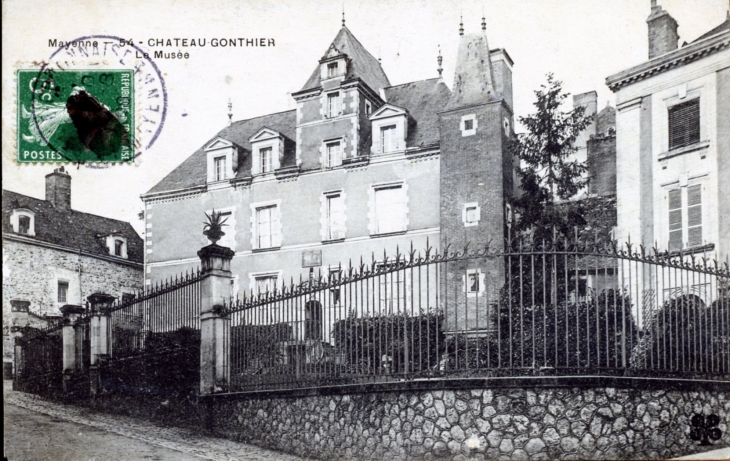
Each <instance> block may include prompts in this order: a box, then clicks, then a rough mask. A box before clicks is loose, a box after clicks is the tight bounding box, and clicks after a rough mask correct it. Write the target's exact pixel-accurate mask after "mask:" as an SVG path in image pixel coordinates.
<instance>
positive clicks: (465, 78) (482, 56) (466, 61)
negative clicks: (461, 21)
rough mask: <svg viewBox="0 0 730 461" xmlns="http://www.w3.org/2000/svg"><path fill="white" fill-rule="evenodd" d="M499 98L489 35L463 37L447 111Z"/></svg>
mask: <svg viewBox="0 0 730 461" xmlns="http://www.w3.org/2000/svg"><path fill="white" fill-rule="evenodd" d="M497 99H499V95H498V94H497V92H496V90H495V86H494V73H493V71H492V60H491V59H490V56H489V43H488V42H487V32H486V30H484V29H483V30H482V32H481V33H478V34H467V35H462V36H461V37H460V41H459V53H458V55H457V58H456V72H455V74H454V89H453V91H452V92H451V99H450V100H449V103H448V104H447V105H446V110H451V109H456V108H459V107H466V106H472V105H475V104H484V103H486V102H490V101H495V100H497Z"/></svg>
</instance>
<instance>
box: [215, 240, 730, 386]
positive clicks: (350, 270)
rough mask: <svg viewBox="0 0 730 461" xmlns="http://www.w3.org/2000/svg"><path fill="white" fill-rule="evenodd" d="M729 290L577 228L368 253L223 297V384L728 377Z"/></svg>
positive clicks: (729, 277)
mask: <svg viewBox="0 0 730 461" xmlns="http://www.w3.org/2000/svg"><path fill="white" fill-rule="evenodd" d="M262 285H263V284H262ZM269 286H271V285H269ZM729 290H730V272H728V268H727V265H725V266H723V267H720V266H719V265H718V264H717V263H714V262H710V261H708V260H707V259H706V258H704V259H703V258H697V257H693V256H684V255H678V256H675V257H668V256H667V255H666V254H661V253H660V252H658V251H656V250H652V251H646V250H645V249H643V248H633V247H631V246H626V247H624V248H617V247H615V246H610V247H605V246H601V245H598V244H595V243H586V242H584V241H579V240H576V241H568V240H565V241H559V242H557V243H555V244H547V243H541V244H537V243H534V242H533V243H530V244H528V243H526V242H523V241H519V242H512V244H511V245H508V246H507V248H504V249H495V248H483V249H480V250H474V251H472V250H469V249H468V248H467V249H464V250H462V251H457V252H452V251H450V250H449V249H448V248H447V249H446V250H445V251H443V252H442V253H438V252H435V251H434V250H433V249H431V248H427V249H426V250H425V251H423V252H417V251H414V250H413V249H411V250H410V251H408V252H407V253H404V254H401V253H398V254H396V255H395V256H393V257H387V256H386V255H383V257H382V258H380V259H377V258H376V257H375V256H373V257H372V258H371V260H370V261H368V262H364V261H360V262H359V263H358V264H352V263H350V264H348V265H347V266H345V267H342V266H338V267H330V268H325V269H324V270H320V271H318V273H317V274H313V275H312V276H311V277H310V279H309V280H297V281H295V280H289V281H288V283H286V284H283V283H279V284H276V285H274V286H273V289H271V290H270V291H266V292H262V293H253V292H252V293H250V294H249V295H248V296H246V297H245V298H243V299H238V300H235V301H232V302H231V303H230V304H229V305H228V306H227V309H226V312H227V319H228V325H229V327H228V337H227V343H228V344H227V345H226V346H227V347H228V350H229V351H230V353H229V355H228V357H227V363H228V371H227V372H228V374H229V382H230V390H233V391H236V390H258V389H272V388H296V387H306V386H321V385H328V384H341V383H363V382H382V381H401V380H410V379H434V378H439V377H447V376H449V377H471V376H482V377H488V376H520V375H558V374H562V375H566V374H573V375H574V374H581V375H584V374H602V375H638V376H647V375H661V376H685V377H705V378H710V379H715V378H720V377H725V378H727V377H728V376H730V313H729V312H728V310H729V309H730V291H729Z"/></svg>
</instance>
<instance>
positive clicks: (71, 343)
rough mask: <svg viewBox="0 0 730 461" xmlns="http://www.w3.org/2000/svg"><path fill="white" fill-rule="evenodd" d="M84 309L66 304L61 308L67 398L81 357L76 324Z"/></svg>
mask: <svg viewBox="0 0 730 461" xmlns="http://www.w3.org/2000/svg"><path fill="white" fill-rule="evenodd" d="M83 312H84V308H83V307H81V306H76V305H73V304H66V305H65V306H62V307H61V313H62V314H63V330H62V336H61V337H62V345H63V392H64V394H66V395H67V396H69V395H71V394H72V392H73V388H74V385H73V382H72V380H73V375H74V372H75V371H76V369H77V368H78V367H79V365H81V355H80V354H79V352H80V350H79V349H80V348H79V341H78V339H77V336H79V335H80V331H81V330H80V329H79V328H77V326H76V322H77V321H78V319H79V317H80V316H81V314H82V313H83Z"/></svg>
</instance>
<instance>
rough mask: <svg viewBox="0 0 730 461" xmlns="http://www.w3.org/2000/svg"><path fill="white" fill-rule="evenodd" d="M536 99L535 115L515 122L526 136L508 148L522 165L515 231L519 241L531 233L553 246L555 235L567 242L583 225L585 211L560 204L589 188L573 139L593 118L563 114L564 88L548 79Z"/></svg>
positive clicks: (581, 112)
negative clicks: (556, 233) (554, 233)
mask: <svg viewBox="0 0 730 461" xmlns="http://www.w3.org/2000/svg"><path fill="white" fill-rule="evenodd" d="M535 96H536V101H535V103H534V105H535V108H536V112H535V113H534V114H530V115H527V116H526V117H520V118H519V121H520V123H522V124H523V125H524V126H525V128H526V129H527V132H526V133H522V134H520V135H518V136H517V138H516V139H515V140H514V141H513V142H512V144H511V145H510V150H511V152H512V154H513V155H515V156H516V157H517V158H519V161H520V164H519V166H518V167H517V173H518V175H519V178H520V180H521V187H522V195H521V196H520V197H519V198H518V199H517V200H516V201H515V207H516V209H517V210H516V211H518V213H519V219H518V220H517V222H516V223H515V230H516V231H517V233H518V235H520V234H524V233H526V232H528V231H529V232H533V236H534V237H535V238H536V239H538V240H546V241H552V236H553V229H555V231H557V232H558V233H559V234H561V235H562V236H570V235H571V234H572V229H573V228H574V226H582V225H584V224H585V219H584V218H583V216H582V215H583V211H584V210H583V208H584V207H582V206H581V205H580V204H574V206H571V205H573V204H566V203H564V201H566V200H568V199H569V198H571V197H572V196H574V195H575V194H576V193H577V192H578V191H580V190H581V189H582V188H583V187H585V186H586V185H587V182H588V181H587V179H585V178H584V177H583V174H584V173H585V172H586V171H587V166H586V164H585V163H584V162H579V161H577V160H574V159H573V158H571V157H572V155H573V154H574V153H575V152H576V151H577V148H576V147H575V146H574V143H575V139H576V138H577V137H578V135H579V134H580V133H581V132H582V131H583V130H585V129H586V128H587V127H588V125H589V124H590V123H591V121H592V119H593V117H592V116H586V115H585V108H584V107H576V108H574V109H573V110H572V111H570V112H563V111H562V110H561V107H562V105H563V102H564V101H565V99H566V98H567V97H568V96H569V93H564V92H563V84H562V82H560V81H558V80H555V79H554V78H553V75H552V74H548V75H547V83H546V84H543V85H542V86H541V87H540V89H539V90H537V91H535ZM561 202H563V203H561Z"/></svg>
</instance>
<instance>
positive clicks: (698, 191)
mask: <svg viewBox="0 0 730 461" xmlns="http://www.w3.org/2000/svg"><path fill="white" fill-rule="evenodd" d="M698 245H702V186H701V185H699V184H697V185H694V186H690V187H688V188H687V246H690V247H694V246H698Z"/></svg>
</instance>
